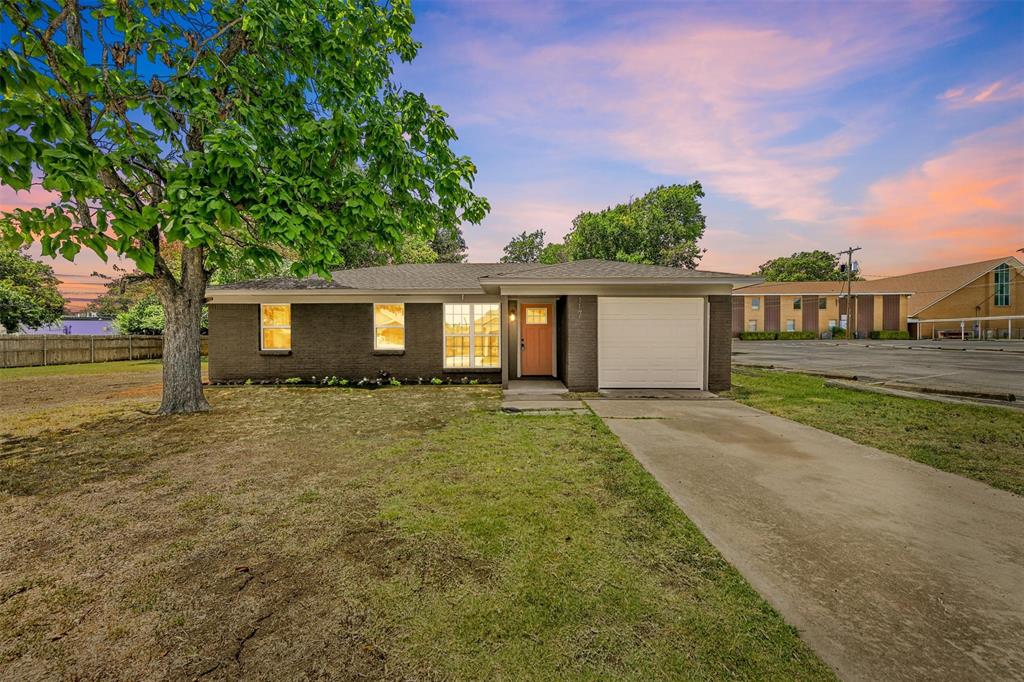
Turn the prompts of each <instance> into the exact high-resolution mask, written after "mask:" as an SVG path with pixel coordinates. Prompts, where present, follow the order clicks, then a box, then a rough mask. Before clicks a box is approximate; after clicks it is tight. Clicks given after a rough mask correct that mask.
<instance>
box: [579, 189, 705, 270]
mask: <svg viewBox="0 0 1024 682" xmlns="http://www.w3.org/2000/svg"><path fill="white" fill-rule="evenodd" d="M703 197H704V190H703V189H702V188H701V185H700V183H699V182H694V183H692V184H689V185H669V186H667V187H665V186H662V187H655V188H654V189H652V190H651V191H650V192H648V193H647V194H645V195H644V196H642V197H640V198H639V199H634V200H632V201H630V202H628V203H625V204H619V205H618V206H614V207H612V208H606V209H605V210H603V211H598V212H597V213H590V212H587V213H581V214H579V215H578V216H576V217H575V218H574V219H573V221H572V231H571V232H570V233H569V234H568V236H566V238H565V245H566V249H567V251H568V255H569V259H570V260H581V259H584V258H602V259H605V260H621V261H630V262H634V263H649V264H652V265H668V266H675V267H684V268H695V267H697V264H698V263H699V262H700V259H701V256H702V255H703V254H704V250H703V249H701V248H700V247H699V246H698V245H697V242H698V241H699V240H700V238H701V237H702V236H703V235H704V229H705V227H706V220H705V218H704V214H703V213H702V212H701V206H700V199H702V198H703Z"/></svg>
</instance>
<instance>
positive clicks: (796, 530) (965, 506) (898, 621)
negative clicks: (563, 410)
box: [588, 400, 1024, 680]
mask: <svg viewBox="0 0 1024 682" xmlns="http://www.w3.org/2000/svg"><path fill="white" fill-rule="evenodd" d="M588 403H589V404H590V406H591V407H592V408H593V409H594V411H595V412H596V413H597V414H598V415H600V416H601V417H602V418H603V419H604V421H605V423H606V424H607V425H608V426H609V428H611V430H612V431H614V432H615V433H616V434H617V435H618V436H619V437H620V438H621V439H622V440H623V442H624V443H625V444H626V446H627V447H628V448H629V449H630V450H631V451H632V452H633V453H634V455H635V456H636V457H637V459H639V460H640V462H641V463H642V464H643V465H644V466H645V467H646V468H647V469H648V471H650V472H651V473H652V474H653V475H654V476H655V477H656V478H657V479H658V481H659V482H660V483H661V485H662V486H663V487H664V488H665V489H666V490H667V491H668V492H669V494H670V495H671V496H672V498H673V499H674V500H675V501H676V503H677V504H679V505H680V506H681V507H682V508H683V510H684V511H685V512H686V513H687V515H688V516H689V517H690V518H691V519H693V521H694V522H695V523H696V524H697V525H698V526H699V527H700V529H701V530H702V531H703V532H704V534H705V535H706V536H707V537H708V539H710V540H711V542H713V543H714V544H715V546H716V547H718V549H719V550H721V552H722V554H723V555H724V556H725V558H726V559H728V560H729V561H730V562H731V563H732V564H733V565H734V566H736V567H737V568H738V569H739V570H740V572H741V573H743V575H744V576H745V577H746V578H747V580H748V581H749V582H750V583H751V584H752V585H753V586H754V588H755V589H757V590H758V591H759V592H760V593H761V594H762V595H764V596H765V597H766V598H767V599H768V600H769V601H770V602H771V603H772V604H773V605H774V606H775V607H776V608H777V609H778V610H779V612H780V613H782V615H783V617H784V618H785V619H786V620H787V621H788V622H789V623H791V624H793V625H795V626H796V627H797V628H798V629H799V630H800V633H801V636H802V637H803V638H804V640H805V641H807V643H808V644H810V645H811V647H813V648H814V649H815V650H816V651H817V652H818V653H819V655H821V656H822V658H823V659H824V660H825V661H826V662H828V663H829V664H831V665H833V666H834V667H835V668H836V670H837V671H838V672H839V675H840V677H842V678H843V679H848V680H883V679H884V680H995V679H1019V678H1020V675H1021V671H1022V670H1024V533H1021V529H1022V528H1024V498H1021V497H1018V496H1016V495H1013V494H1011V493H1008V492H1004V491H1001V490H996V489H995V488H991V487H989V486H987V485H985V484H983V483H979V482H977V481H972V480H970V479H967V478H962V477H960V476H956V475H954V474H948V473H945V472H942V471H939V470H937V469H933V468H931V467H928V466H925V465H923V464H918V463H916V462H912V461H910V460H906V459H903V458H901V457H896V456H895V455H890V454H887V453H884V452H881V451H880V450H876V449H874V448H869V447H865V446H863V445H858V444H856V443H853V442H851V441H848V440H846V439H844V438H840V437H838V436H835V435H832V434H829V433H825V432H823V431H818V430H817V429H813V428H811V427H808V426H804V425H802V424H797V423H795V422H791V421H788V420H785V419H781V418H779V417H775V416H772V415H769V414H766V413H764V412H760V411H758V410H754V409H752V408H749V407H746V406H744V405H740V404H738V403H734V402H732V401H728V400H692V401H667V400H666V401H650V400H647V401H643V400H634V401H627V400H592V401H588ZM636 417H645V418H644V419H636ZM652 417H653V419H652Z"/></svg>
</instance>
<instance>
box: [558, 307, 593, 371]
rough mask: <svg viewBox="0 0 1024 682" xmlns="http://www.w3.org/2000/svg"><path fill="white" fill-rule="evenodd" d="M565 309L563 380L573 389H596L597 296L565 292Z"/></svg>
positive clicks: (560, 336)
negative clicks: (571, 294) (573, 294)
mask: <svg viewBox="0 0 1024 682" xmlns="http://www.w3.org/2000/svg"><path fill="white" fill-rule="evenodd" d="M564 310H565V312H564V316H565V317H564V323H563V325H562V326H563V328H564V329H565V336H564V338H565V339H566V342H565V343H564V344H563V346H564V348H565V355H564V359H563V360H562V362H563V363H564V375H563V376H562V381H563V382H565V385H566V387H567V388H568V389H569V390H570V391H596V390H597V296H566V297H565V306H564ZM560 321H562V320H561V319H560ZM559 338H560V339H561V338H563V337H562V335H561V334H560V335H559Z"/></svg>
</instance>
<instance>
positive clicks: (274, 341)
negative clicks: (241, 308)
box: [260, 303, 292, 350]
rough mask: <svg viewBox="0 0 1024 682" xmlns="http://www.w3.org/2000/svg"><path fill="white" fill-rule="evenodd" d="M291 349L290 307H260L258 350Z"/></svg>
mask: <svg viewBox="0 0 1024 682" xmlns="http://www.w3.org/2000/svg"><path fill="white" fill-rule="evenodd" d="M291 349H292V306H291V304H289V303H263V304H261V305H260V350H291Z"/></svg>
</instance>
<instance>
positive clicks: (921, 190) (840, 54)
mask: <svg viewBox="0 0 1024 682" xmlns="http://www.w3.org/2000/svg"><path fill="white" fill-rule="evenodd" d="M414 9H415V10H416V16H417V22H416V25H415V28H414V35H415V36H416V38H417V39H418V40H419V41H420V42H422V43H423V48H422V50H421V52H420V54H419V56H418V58H417V59H416V60H415V61H414V62H413V63H412V64H403V65H400V66H399V67H398V69H397V73H396V78H397V80H398V81H399V82H400V83H401V84H402V85H403V86H404V87H405V88H407V89H409V90H414V91H422V92H424V93H426V95H427V97H428V99H429V100H430V101H431V102H432V103H435V104H438V105H440V106H441V107H442V108H444V109H445V110H446V111H447V112H448V113H449V115H450V119H451V122H452V124H453V125H454V127H455V129H456V130H457V131H458V133H459V136H460V141H459V142H458V145H457V148H458V150H459V151H460V152H461V153H465V154H468V155H469V156H470V157H471V158H472V159H473V160H474V161H475V162H476V164H477V166H478V169H479V175H478V180H477V184H476V189H477V190H478V191H479V192H480V193H482V194H483V195H484V196H486V197H487V198H488V199H489V200H490V202H491V205H492V211H491V214H490V215H489V216H488V217H487V218H486V220H485V221H484V223H483V224H482V225H480V226H472V225H467V226H465V228H464V230H465V235H466V239H467V242H468V243H469V247H470V260H472V261H493V260H496V259H497V258H498V257H500V255H501V247H502V246H503V245H504V244H505V243H506V242H507V241H508V240H509V238H510V237H511V236H512V235H514V234H516V233H518V232H520V231H522V230H534V229H538V228H539V229H544V230H546V231H547V233H548V237H549V239H552V240H559V239H561V237H562V236H563V235H564V234H565V233H566V232H567V231H568V230H569V228H570V226H571V220H572V218H573V216H575V215H576V214H577V213H579V212H580V211H584V210H595V209H600V208H603V207H606V206H608V205H613V204H617V203H620V202H623V201H626V200H627V199H628V198H629V197H630V196H637V195H640V194H643V193H644V192H645V191H647V190H648V189H650V188H651V187H653V186H656V185H659V184H670V183H675V182H681V183H688V182H691V181H693V180H700V181H701V182H702V183H703V185H704V188H705V191H706V192H707V198H706V200H705V202H704V207H705V215H706V216H707V218H708V229H707V232H706V235H705V237H704V239H703V241H702V246H704V247H705V248H707V249H708V252H707V254H706V255H705V257H704V259H703V261H702V264H701V267H703V268H706V269H710V270H723V271H731V272H751V271H753V270H755V269H756V268H757V266H758V265H759V264H761V263H763V262H764V261H766V260H768V259H769V258H772V257H775V256H779V255H788V254H789V253H792V252H794V251H799V250H810V249H825V250H829V251H836V250H839V249H841V248H845V247H846V246H848V245H850V244H855V245H859V246H862V247H863V251H861V252H860V253H859V254H858V255H859V256H860V261H861V266H862V269H863V272H864V274H866V275H867V276H869V277H870V276H883V275H895V274H901V273H904V272H910V271H913V270H917V269H924V268H929V267H939V266H944V265H952V264H956V263H964V262H969V261H972V260H983V259H986V258H994V257H998V256H1004V255H1011V254H1012V253H1014V252H1015V251H1016V250H1017V249H1019V248H1021V247H1024V3H1019V2H1006V3H996V4H983V3H955V4H943V3H936V2H920V3H907V4H897V3H884V4H883V3H878V2H872V3H856V4H854V3H827V4H810V3H781V2H772V3H761V4H739V3H732V2H730V3H707V4H704V3H668V2H666V3H658V2H645V3H639V2H615V3H608V4H601V3H596V2H585V3H584V2H571V3H556V2H511V1H509V2H440V1H438V2H415V3H414ZM5 30H9V29H7V28H5ZM40 201H45V197H40V196H32V195H28V194H26V193H24V192H23V193H20V194H15V193H14V192H13V191H12V190H10V189H8V188H0V205H2V206H3V207H4V208H8V207H11V206H30V205H36V204H37V203H38V202H40ZM37 252H38V251H37ZM83 255H84V254H83ZM80 258H81V257H80ZM104 267H105V268H106V270H107V271H109V266H104V264H102V262H101V261H99V259H97V258H89V257H86V258H81V260H80V262H77V263H74V264H72V263H67V262H66V261H57V262H55V263H54V268H55V270H56V271H57V272H58V274H60V275H61V276H62V278H63V279H65V281H66V285H65V290H66V292H67V294H68V295H69V296H73V297H75V298H83V297H89V296H92V295H94V294H95V292H96V291H97V285H96V283H95V282H93V283H92V284H90V280H89V279H88V275H89V273H91V272H92V271H93V270H97V269H101V268H104Z"/></svg>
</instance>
